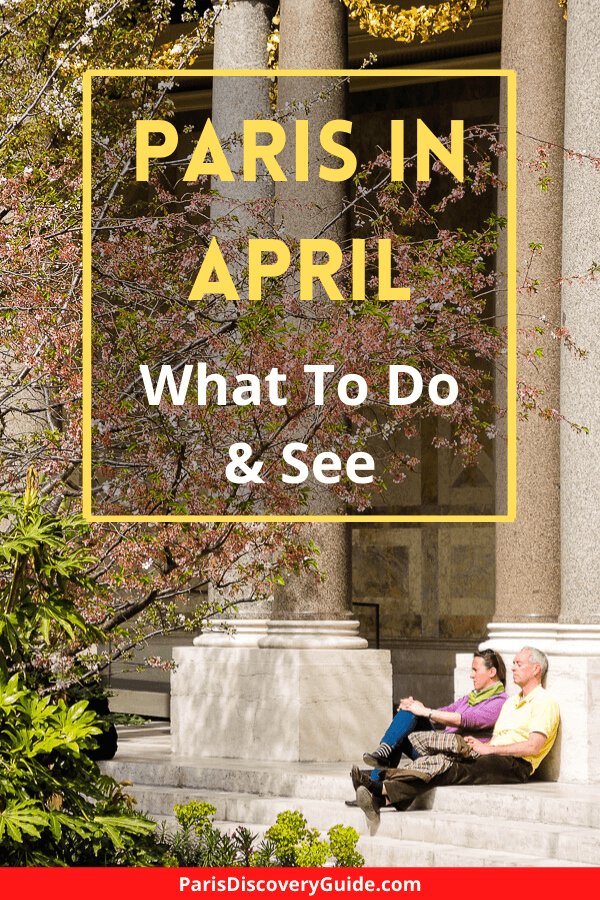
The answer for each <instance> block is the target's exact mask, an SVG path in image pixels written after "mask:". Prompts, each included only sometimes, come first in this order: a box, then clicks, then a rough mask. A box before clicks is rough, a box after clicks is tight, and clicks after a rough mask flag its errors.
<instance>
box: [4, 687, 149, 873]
mask: <svg viewBox="0 0 600 900" xmlns="http://www.w3.org/2000/svg"><path fill="white" fill-rule="evenodd" d="M21 681H22V679H21V677H20V676H19V675H13V676H12V678H10V679H9V681H7V682H6V681H4V682H2V679H1V677H0V844H1V845H2V865H4V866H89V865H95V866H107V865H111V866H119V865H129V866H145V865H152V864H155V863H156V862H158V861H159V859H160V853H159V851H158V848H157V845H156V842H155V841H154V840H153V838H152V832H153V831H154V828H155V825H154V823H153V822H150V821H149V820H148V819H145V818H144V817H142V816H139V815H136V814H135V813H134V811H133V807H132V801H131V800H130V798H128V797H127V796H126V795H125V794H124V793H123V791H122V788H121V787H120V786H119V785H118V784H117V783H116V782H115V781H114V780H113V779H112V778H109V777H107V776H103V775H102V774H101V773H100V771H99V769H98V767H97V766H96V764H95V763H94V762H93V761H92V760H91V759H90V758H89V757H88V756H87V755H86V752H85V751H86V749H88V748H90V747H91V746H92V745H93V738H94V735H96V734H98V733H99V731H100V729H99V728H98V725H97V721H96V716H95V715H94V714H93V713H90V712H89V711H87V709H86V705H87V704H86V703H85V701H81V702H79V703H76V704H74V705H72V706H67V704H66V703H65V702H64V701H63V700H59V701H58V702H57V703H55V702H53V701H52V700H51V699H50V698H49V697H40V696H39V695H38V694H37V693H36V692H35V691H34V690H32V689H31V688H28V687H25V686H22V684H21Z"/></svg>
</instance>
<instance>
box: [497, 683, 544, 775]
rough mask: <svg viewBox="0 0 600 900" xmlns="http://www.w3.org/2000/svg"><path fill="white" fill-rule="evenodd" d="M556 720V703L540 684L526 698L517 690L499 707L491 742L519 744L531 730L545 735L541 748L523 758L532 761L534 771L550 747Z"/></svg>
mask: <svg viewBox="0 0 600 900" xmlns="http://www.w3.org/2000/svg"><path fill="white" fill-rule="evenodd" d="M559 721H560V712H559V709H558V703H557V702H556V700H555V699H554V697H552V696H551V695H550V694H548V693H547V692H546V691H545V690H544V688H543V687H542V686H541V685H539V686H538V687H536V688H534V689H533V690H532V691H530V693H529V694H527V696H526V697H524V696H523V694H521V693H518V694H515V695H514V696H512V697H509V698H508V700H507V701H506V703H505V704H504V706H503V707H502V709H501V710H500V715H499V716H498V721H497V722H496V725H495V726H494V734H493V735H492V739H491V741H490V745H491V746H496V747H501V746H504V745H505V744H518V743H520V742H521V741H526V740H528V739H529V735H530V734H531V733H532V732H534V731H536V732H539V733H540V734H544V735H546V740H545V742H544V744H543V746H542V749H541V750H540V752H539V753H538V754H537V755H536V756H525V757H523V758H524V759H526V760H527V761H528V762H530V763H531V766H532V768H533V771H534V772H535V770H536V769H537V767H538V766H539V764H540V763H541V761H542V760H543V758H544V757H545V756H547V754H548V753H549V752H550V750H551V749H552V745H553V744H554V741H555V740H556V733H557V731H558V723H559Z"/></svg>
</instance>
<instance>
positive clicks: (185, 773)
mask: <svg viewBox="0 0 600 900" xmlns="http://www.w3.org/2000/svg"><path fill="white" fill-rule="evenodd" d="M283 765H285V764H283ZM350 765H351V764H350V763H347V764H336V765H335V766H329V767H323V766H320V765H319V764H316V763H315V764H303V766H302V770H301V771H300V770H299V768H298V766H296V767H294V766H293V765H291V764H290V766H289V767H285V768H282V763H271V764H269V763H257V764H255V765H253V766H248V765H247V764H246V765H242V766H240V765H239V764H237V763H234V762H233V761H232V762H231V763H229V764H228V763H226V762H225V763H224V762H221V761H211V760H206V761H202V762H201V763H197V764H191V763H187V762H186V763H184V764H178V763H170V762H169V763H164V762H154V761H152V760H148V761H146V760H144V761H135V760H131V761H129V760H121V759H118V758H117V759H116V760H113V761H112V762H107V763H103V769H104V771H106V772H107V773H109V774H111V775H113V777H114V778H116V779H117V780H118V781H123V780H125V781H130V782H132V783H133V784H152V785H158V786H160V785H162V786H172V787H182V788H190V789H199V790H209V791H232V792H234V793H244V794H256V795H258V796H260V797H281V798H286V797H289V798H299V799H306V800H310V799H324V798H327V799H328V800H331V801H343V800H347V799H350V798H351V797H352V796H353V793H354V792H353V790H352V785H351V782H350V778H349V775H348V773H349V771H350ZM414 809H435V810H436V811H439V812H449V813H452V812H460V814H461V815H463V816H464V815H468V814H470V812H471V811H475V810H485V813H486V816H487V817H489V818H490V819H497V818H500V819H510V820H513V821H521V820H526V821H528V822H535V823H537V822H541V823H544V824H553V825H566V826H582V827H591V828H594V829H600V804H599V803H598V798H597V796H596V793H595V792H593V791H590V789H589V788H588V787H587V786H586V785H570V784H556V783H554V782H535V781H534V782H530V783H529V784H527V785H477V786H474V785H468V786H463V787H461V786H455V787H446V788H437V789H436V790H433V791H430V792H429V793H428V794H426V795H424V796H423V797H421V798H418V799H417V801H416V802H415V804H414ZM412 811H413V810H411V812H412Z"/></svg>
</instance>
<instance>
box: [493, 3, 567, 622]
mask: <svg viewBox="0 0 600 900" xmlns="http://www.w3.org/2000/svg"><path fill="white" fill-rule="evenodd" d="M523 13H524V10H523V4H522V2H520V0H505V2H504V6H503V20H502V68H503V69H514V70H516V72H517V130H518V132H519V134H518V139H517V154H518V156H519V157H520V159H521V160H523V163H521V164H519V165H518V167H517V173H518V174H517V286H518V287H519V288H520V287H521V286H522V285H523V282H524V280H525V278H526V276H527V275H529V277H530V278H535V279H538V281H539V289H538V290H537V292H536V293H534V292H522V291H521V292H519V293H518V296H517V304H518V319H517V327H518V329H519V331H520V332H521V330H522V329H526V328H527V329H531V328H533V327H534V326H535V325H536V323H539V320H540V318H541V317H542V316H544V317H545V318H546V319H547V321H548V322H551V323H554V324H556V325H558V324H560V293H559V290H558V287H557V285H558V282H559V279H560V274H561V268H560V257H561V226H562V184H561V178H562V153H561V152H560V151H557V150H550V157H549V158H550V170H549V173H550V175H551V177H552V183H551V186H550V189H549V191H548V192H547V193H543V192H542V191H541V190H540V187H539V185H538V176H537V174H536V173H534V172H530V171H529V170H528V169H527V167H526V165H525V161H527V160H529V159H532V158H534V157H535V155H536V148H537V142H538V141H547V142H549V143H550V144H553V145H556V146H557V147H561V146H562V138H563V109H564V106H563V95H564V45H565V23H564V21H563V18H562V11H561V10H560V9H559V6H558V3H557V2H556V0H531V2H530V3H528V6H527V14H526V15H524V14H523ZM533 241H535V242H536V243H540V244H543V246H544V249H543V251H542V252H541V253H539V254H537V255H536V257H535V258H534V262H533V265H531V267H530V268H528V267H529V266H530V262H531V250H530V248H529V244H530V242H533ZM500 265H502V261H500ZM502 306H503V300H502V295H501V297H500V299H499V301H498V307H499V312H500V314H501V313H502ZM502 324H503V323H502ZM534 340H535V344H533V346H541V347H542V348H543V351H544V358H543V360H542V361H541V364H540V372H539V375H538V376H536V373H535V370H534V368H533V366H532V365H531V364H527V363H525V362H523V361H522V358H521V353H522V352H523V351H524V350H525V349H527V348H531V347H532V342H533V341H534ZM518 350H519V351H520V353H519V360H518V370H519V377H520V378H522V379H523V380H524V381H526V382H527V383H529V384H533V385H534V386H535V387H540V388H542V389H543V391H544V394H543V397H542V403H543V404H544V405H547V406H551V407H554V408H558V403H559V401H558V393H559V386H558V385H559V371H560V353H559V348H558V346H557V342H556V341H552V340H551V339H548V338H543V337H542V336H539V337H538V336H536V337H535V339H534V338H532V337H531V336H529V335H527V336H526V335H522V334H521V333H520V334H519V335H518ZM517 436H518V445H517V479H518V480H517V519H516V521H515V522H514V523H507V524H504V523H503V524H499V525H497V526H496V613H495V617H494V618H495V621H499V622H524V623H527V622H535V621H538V622H539V621H542V622H547V621H556V618H557V616H558V613H559V609H560V528H559V517H560V513H559V468H560V467H559V428H558V426H557V425H556V424H555V423H553V422H545V421H542V420H541V419H540V418H539V417H537V416H536V414H535V413H532V414H531V415H530V417H529V419H528V420H527V421H525V422H520V423H519V425H518V430H517ZM501 456H502V454H501V452H500V453H499V457H501ZM497 465H498V467H499V468H500V467H502V466H503V465H505V462H504V461H503V460H502V459H501V458H499V459H498V460H497ZM502 511H503V510H499V512H502Z"/></svg>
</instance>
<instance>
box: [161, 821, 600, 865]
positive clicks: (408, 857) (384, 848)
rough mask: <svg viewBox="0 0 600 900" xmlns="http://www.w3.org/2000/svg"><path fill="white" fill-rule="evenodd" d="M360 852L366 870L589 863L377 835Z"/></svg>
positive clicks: (232, 825) (364, 840) (363, 841)
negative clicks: (371, 868) (369, 868)
mask: <svg viewBox="0 0 600 900" xmlns="http://www.w3.org/2000/svg"><path fill="white" fill-rule="evenodd" d="M153 818H156V821H157V822H159V823H160V824H161V825H162V824H163V823H164V825H165V827H166V829H167V830H168V831H170V832H173V831H174V830H176V829H177V827H178V825H177V820H176V819H175V817H174V816H167V817H160V816H158V817H153ZM214 824H215V825H216V826H217V827H218V828H219V829H220V830H221V831H225V832H227V833H229V834H231V833H232V832H234V831H235V830H236V828H238V827H240V826H241V825H244V826H245V827H246V828H249V830H250V831H251V832H252V834H254V835H256V836H257V837H258V839H259V840H260V838H262V837H263V835H264V833H265V832H266V831H267V829H268V827H269V826H268V825H263V824H256V823H250V824H247V823H242V822H225V821H221V820H217V821H215V822H214ZM357 850H358V852H359V853H362V855H363V857H364V859H365V865H366V866H373V867H384V866H385V867H392V868H399V867H403V868H404V867H412V866H423V867H431V866H446V867H451V866H460V867H477V866H486V867H501V868H505V867H508V866H510V867H513V868H514V867H527V868H541V867H543V868H558V867H564V866H565V865H566V866H568V867H569V868H584V867H585V866H586V863H581V862H574V861H570V860H563V859H555V858H550V857H543V856H531V855H527V854H523V853H508V852H506V851H503V850H495V849H478V848H473V847H468V848H463V847H456V846H454V845H452V844H435V843H427V842H423V841H415V840H404V841H402V842H400V841H398V840H396V839H394V838H389V837H383V836H382V835H381V834H377V835H376V836H375V837H368V836H365V835H361V837H360V838H359V841H358V844H357Z"/></svg>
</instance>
